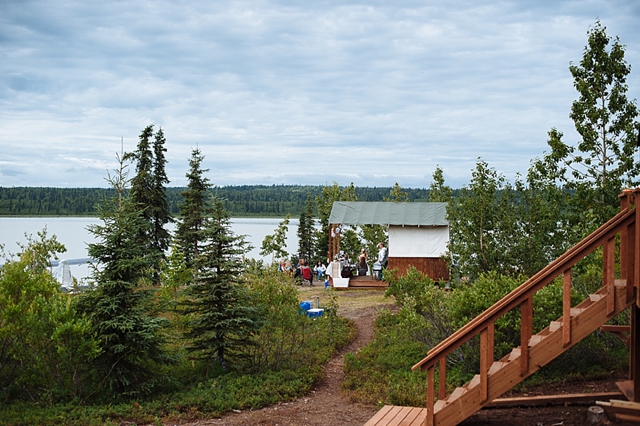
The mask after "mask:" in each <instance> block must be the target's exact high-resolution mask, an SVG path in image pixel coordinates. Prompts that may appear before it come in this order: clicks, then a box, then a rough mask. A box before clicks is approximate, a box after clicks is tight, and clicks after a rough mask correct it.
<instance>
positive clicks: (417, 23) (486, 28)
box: [0, 0, 640, 187]
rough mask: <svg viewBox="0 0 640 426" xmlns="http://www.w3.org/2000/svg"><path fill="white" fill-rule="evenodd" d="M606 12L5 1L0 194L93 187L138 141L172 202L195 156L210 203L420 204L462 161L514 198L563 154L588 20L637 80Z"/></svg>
mask: <svg viewBox="0 0 640 426" xmlns="http://www.w3.org/2000/svg"><path fill="white" fill-rule="evenodd" d="M614 3H615V4H614ZM614 3H612V2H605V1H579V2H578V1H560V2H552V3H549V2H534V1H531V2H522V1H501V2H498V1H496V2H493V3H483V4H478V3H477V2H471V1H454V2H449V3H447V4H446V5H445V4H439V3H435V2H430V3H426V4H425V3H424V2H413V1H401V2H395V3H383V2H369V3H360V2H349V1H325V2H321V3H314V4H302V3H298V2H287V1H251V2H248V1H244V2H242V1H241V2H236V1H234V2H230V1H220V2H204V1H193V2H187V3H184V2H177V1H159V2H144V1H138V0H134V1H118V2H105V3H101V4H94V3H92V2H82V1H65V2H62V3H60V2H54V1H53V0H34V1H29V2H23V1H21V2H15V1H14V2H11V1H7V2H5V3H3V14H2V16H0V41H1V43H0V55H2V56H1V57H2V58H3V60H2V61H0V111H2V114H0V141H2V142H0V143H1V144H2V154H1V156H0V185H2V186H22V185H26V186H105V184H106V183H105V181H104V178H105V177H106V170H107V169H111V168H114V167H115V152H117V151H119V150H120V138H121V137H124V142H125V150H133V149H134V148H135V144H136V143H137V136H138V134H139V133H140V131H141V130H142V129H143V128H144V127H145V126H146V125H148V124H150V123H155V124H156V125H159V126H162V127H163V129H164V130H165V134H166V137H167V148H168V153H167V156H168V159H169V164H168V173H169V178H170V180H171V181H172V185H173V184H175V185H181V184H184V182H185V179H184V175H185V173H186V171H187V161H188V158H189V156H190V152H191V149H192V148H194V147H195V146H196V145H197V146H199V147H200V148H201V149H202V151H203V152H204V153H205V155H206V158H205V164H204V166H205V167H207V168H209V169H211V172H210V173H211V180H212V181H213V182H215V183H216V184H219V185H228V184H252V183H253V184H262V183H265V184H271V183H276V184H279V183H293V184H296V183H300V184H306V183H309V184H324V183H325V182H333V181H338V182H339V183H340V184H348V183H349V182H351V181H354V183H355V184H356V185H359V186H365V185H372V186H373V185H376V186H382V185H384V186H390V185H392V184H393V183H394V182H396V181H397V182H399V183H400V184H401V185H403V186H418V187H425V186H428V184H429V182H430V176H431V174H432V173H433V170H434V169H435V167H436V165H439V166H440V167H442V168H443V170H444V172H445V177H446V178H447V180H448V183H450V184H451V185H452V186H457V187H459V186H462V185H464V184H466V183H467V182H468V179H469V176H470V172H471V170H472V169H473V168H474V165H475V162H476V159H477V158H478V157H482V158H483V159H484V160H485V161H487V162H488V163H489V165H490V166H492V167H495V168H496V169H497V170H498V171H499V172H502V173H504V174H506V175H507V177H509V178H512V177H513V176H514V175H515V173H517V172H520V173H525V172H526V169H527V168H528V166H529V161H530V160H531V159H532V158H534V157H536V156H541V155H542V153H543V151H544V150H545V149H546V132H547V131H548V130H549V129H550V128H552V127H557V128H558V129H560V130H562V131H564V133H565V135H566V136H567V138H568V139H569V140H570V139H571V138H575V136H573V133H572V132H573V125H572V123H571V121H570V119H569V117H568V115H569V109H570V104H571V102H572V100H573V99H574V98H575V97H576V94H575V91H574V89H573V84H572V80H571V77H570V75H569V72H568V65H569V62H570V61H579V60H580V57H581V55H582V49H583V47H584V45H585V43H586V31H587V29H588V28H589V26H590V25H593V23H594V22H595V19H596V18H600V19H601V20H602V22H603V24H604V25H606V26H607V28H608V33H609V34H610V35H612V36H613V35H619V36H620V39H621V42H622V43H624V44H626V45H627V56H626V58H627V60H628V62H629V63H631V64H632V65H635V64H637V63H640V48H639V46H638V45H637V44H636V41H637V40H638V39H639V37H638V33H639V30H638V27H637V18H638V17H639V16H640V6H638V3H637V2H634V1H632V0H625V1H618V2H614ZM628 83H629V87H630V97H631V98H637V97H638V86H639V84H640V78H638V76H636V75H635V73H632V75H631V77H630V78H629V80H628Z"/></svg>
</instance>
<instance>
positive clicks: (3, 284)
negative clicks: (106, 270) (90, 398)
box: [0, 230, 98, 403]
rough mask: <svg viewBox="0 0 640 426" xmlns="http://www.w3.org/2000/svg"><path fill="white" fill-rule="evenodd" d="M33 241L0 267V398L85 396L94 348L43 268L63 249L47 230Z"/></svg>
mask: <svg viewBox="0 0 640 426" xmlns="http://www.w3.org/2000/svg"><path fill="white" fill-rule="evenodd" d="M38 236H39V239H38V240H34V239H31V238H29V241H28V244H27V245H26V246H24V247H22V248H23V252H22V253H21V254H20V256H19V258H18V259H6V260H7V261H6V263H5V264H4V265H3V267H2V268H0V347H1V348H2V350H1V351H0V387H1V388H2V389H3V390H4V392H3V394H2V396H0V398H3V399H5V400H10V399H13V398H17V399H28V400H30V401H34V402H44V403H54V402H59V401H68V400H70V399H72V398H76V397H83V396H86V394H87V391H88V389H87V386H86V383H84V382H83V380H84V379H85V378H86V374H87V371H88V364H89V362H90V360H91V359H93V358H94V357H95V356H96V355H97V354H98V349H97V343H96V341H95V340H94V339H93V336H92V335H91V333H90V331H91V326H90V323H89V322H88V320H87V319H86V318H85V317H83V316H81V315H79V314H78V313H77V312H76V309H75V303H74V302H75V300H74V299H73V296H70V295H67V294H64V293H61V292H60V290H59V283H58V282H57V281H56V279H55V278H54V277H53V276H52V275H51V273H50V272H49V271H48V269H47V267H46V263H48V259H49V258H50V257H53V256H55V253H56V252H61V251H64V247H63V246H62V245H60V244H58V243H57V241H56V238H55V236H54V237H53V238H50V239H49V238H47V236H46V230H45V231H44V232H42V233H38Z"/></svg>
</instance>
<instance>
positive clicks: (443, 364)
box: [438, 356, 447, 399]
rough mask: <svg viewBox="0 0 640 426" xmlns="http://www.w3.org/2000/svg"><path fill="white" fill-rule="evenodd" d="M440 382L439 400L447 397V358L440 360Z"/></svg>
mask: <svg viewBox="0 0 640 426" xmlns="http://www.w3.org/2000/svg"><path fill="white" fill-rule="evenodd" d="M439 373H440V376H439V378H440V380H439V382H438V399H445V398H446V397H447V357H446V356H445V357H443V358H442V359H441V360H440V371H439Z"/></svg>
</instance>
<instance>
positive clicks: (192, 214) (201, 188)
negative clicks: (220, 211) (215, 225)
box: [175, 148, 211, 267]
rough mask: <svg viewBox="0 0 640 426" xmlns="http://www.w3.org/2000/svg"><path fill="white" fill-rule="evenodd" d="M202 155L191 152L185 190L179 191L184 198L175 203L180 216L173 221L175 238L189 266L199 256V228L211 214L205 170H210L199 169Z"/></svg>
mask: <svg viewBox="0 0 640 426" xmlns="http://www.w3.org/2000/svg"><path fill="white" fill-rule="evenodd" d="M203 160H204V155H202V153H201V152H200V150H199V149H198V148H196V149H194V150H193V151H192V152H191V158H190V159H189V172H188V173H187V175H186V176H187V179H188V181H189V182H188V184H187V189H185V190H184V191H182V197H183V201H182V203H181V204H180V205H179V206H178V207H179V209H180V217H179V219H178V220H177V221H176V222H177V225H176V233H175V240H176V246H177V247H179V249H180V250H181V251H182V253H183V255H184V260H185V262H186V263H187V266H189V267H192V266H193V262H194V261H195V259H196V258H197V257H198V255H199V251H200V241H201V240H202V236H201V233H202V230H203V229H204V228H205V226H206V225H207V217H208V215H209V213H210V209H211V207H210V200H211V194H210V192H209V191H210V188H211V184H210V183H209V179H208V178H206V177H205V176H204V173H206V172H208V171H209V169H203V168H202V161H203Z"/></svg>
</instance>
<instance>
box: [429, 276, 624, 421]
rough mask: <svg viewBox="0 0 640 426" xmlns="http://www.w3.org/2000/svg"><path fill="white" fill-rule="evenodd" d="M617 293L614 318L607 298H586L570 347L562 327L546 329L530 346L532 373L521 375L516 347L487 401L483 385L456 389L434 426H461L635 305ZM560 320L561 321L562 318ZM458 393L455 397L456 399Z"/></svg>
mask: <svg viewBox="0 0 640 426" xmlns="http://www.w3.org/2000/svg"><path fill="white" fill-rule="evenodd" d="M614 291H615V308H614V311H613V313H612V314H611V315H607V298H606V297H599V298H598V297H596V298H591V297H589V298H587V299H585V300H584V301H583V302H581V303H580V304H579V305H578V306H576V308H578V309H576V310H575V311H574V314H572V317H571V342H570V343H569V344H568V345H567V346H563V342H562V327H559V328H558V327H554V330H553V331H550V330H549V327H547V329H545V330H543V331H544V332H545V333H546V334H545V335H544V336H543V338H542V339H541V340H539V341H537V342H536V343H535V344H534V345H530V346H529V371H528V372H527V373H526V374H524V375H521V373H520V362H519V360H520V355H518V352H520V350H519V348H514V351H512V352H511V353H509V354H507V355H506V356H504V357H503V358H502V359H500V360H499V361H498V362H501V363H503V365H502V367H501V368H498V369H495V368H494V369H493V371H492V373H491V374H489V375H488V398H487V400H486V401H481V389H480V388H481V387H480V385H479V383H477V384H476V385H475V386H469V384H470V383H469V384H466V385H464V386H462V387H461V388H458V389H461V390H457V392H456V391H455V390H454V392H453V393H452V394H451V395H449V397H448V398H446V399H445V400H444V401H438V402H439V404H437V408H436V409H435V410H434V425H441V426H448V425H455V424H458V423H460V422H461V421H463V420H464V419H466V418H468V417H469V416H471V415H472V414H474V413H475V412H477V411H478V410H480V409H481V408H482V407H483V406H484V405H486V404H488V403H490V402H491V401H493V400H494V399H496V398H498V397H500V396H501V395H502V394H504V393H505V392H507V391H508V390H509V389H511V388H513V387H514V386H515V385H517V384H518V383H520V382H522V381H523V380H524V379H526V378H527V377H529V376H531V375H532V374H533V373H535V372H536V371H538V370H539V369H540V368H542V367H543V366H545V365H546V364H548V363H549V362H551V361H552V360H553V359H555V358H556V357H558V356H559V355H561V354H562V353H563V352H565V351H567V350H568V349H569V348H571V347H572V346H573V345H575V344H576V343H578V342H579V341H580V340H582V339H584V338H585V337H587V336H588V335H589V334H591V333H592V332H593V331H595V330H596V329H598V328H599V327H600V326H602V325H603V324H605V323H606V322H607V321H608V320H610V319H611V318H612V317H614V316H615V315H617V314H619V313H620V312H622V311H623V310H624V309H626V308H627V307H628V306H629V305H630V304H631V303H633V302H627V301H626V290H625V288H624V287H623V286H615V289H614ZM606 293H607V288H606V287H603V288H601V289H600V290H598V292H596V294H599V295H606ZM593 299H597V300H596V301H594V300H593ZM558 321H559V322H561V321H562V319H559V320H558ZM541 333H542V332H541ZM536 340H537V339H536ZM476 382H477V381H476ZM474 384H475V383H474ZM454 394H455V397H454V398H452V397H453V396H454ZM443 402H444V403H443Z"/></svg>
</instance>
